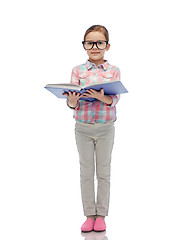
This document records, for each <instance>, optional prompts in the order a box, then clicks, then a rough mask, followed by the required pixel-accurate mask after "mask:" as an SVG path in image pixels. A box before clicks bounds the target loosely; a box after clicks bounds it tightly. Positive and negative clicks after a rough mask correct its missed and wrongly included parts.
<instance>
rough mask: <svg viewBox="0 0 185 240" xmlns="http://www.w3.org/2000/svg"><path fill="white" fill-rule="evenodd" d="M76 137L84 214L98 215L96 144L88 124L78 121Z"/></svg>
mask: <svg viewBox="0 0 185 240" xmlns="http://www.w3.org/2000/svg"><path fill="white" fill-rule="evenodd" d="M75 138H76V144H77V149H78V153H79V161H80V186H81V196H82V204H83V210H84V215H85V216H89V215H96V205H95V192H94V172H95V162H94V146H95V141H94V139H93V138H92V137H91V136H90V132H89V130H88V127H87V126H83V125H80V124H77V123H76V126H75Z"/></svg>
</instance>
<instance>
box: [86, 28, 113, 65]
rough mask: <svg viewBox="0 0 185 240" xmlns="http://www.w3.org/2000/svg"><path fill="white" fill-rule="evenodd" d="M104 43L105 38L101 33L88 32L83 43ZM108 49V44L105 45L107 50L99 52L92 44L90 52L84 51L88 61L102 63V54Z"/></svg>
mask: <svg viewBox="0 0 185 240" xmlns="http://www.w3.org/2000/svg"><path fill="white" fill-rule="evenodd" d="M100 40H102V41H106V38H105V36H104V34H103V33H101V32H90V33H88V34H87V36H86V38H85V41H92V42H97V41H100ZM109 48H110V44H109V43H108V44H107V48H106V49H104V50H100V49H98V48H97V46H96V45H95V44H94V46H93V48H92V49H90V50H86V51H87V54H88V56H89V59H90V60H91V61H95V62H96V61H97V62H98V61H101V60H102V61H103V58H104V54H105V52H106V51H108V50H109Z"/></svg>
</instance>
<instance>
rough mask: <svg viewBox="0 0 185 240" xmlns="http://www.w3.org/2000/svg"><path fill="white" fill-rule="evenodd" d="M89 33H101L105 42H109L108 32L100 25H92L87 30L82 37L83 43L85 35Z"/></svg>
mask: <svg viewBox="0 0 185 240" xmlns="http://www.w3.org/2000/svg"><path fill="white" fill-rule="evenodd" d="M90 32H102V33H103V35H104V36H105V38H106V40H107V41H109V32H108V30H107V29H106V27H104V26H102V25H93V26H91V27H90V28H88V29H87V30H86V32H85V35H84V41H85V38H86V36H87V34H88V33H90Z"/></svg>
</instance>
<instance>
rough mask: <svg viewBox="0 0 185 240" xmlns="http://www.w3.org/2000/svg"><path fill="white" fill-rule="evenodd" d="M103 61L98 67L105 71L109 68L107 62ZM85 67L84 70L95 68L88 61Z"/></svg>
mask: <svg viewBox="0 0 185 240" xmlns="http://www.w3.org/2000/svg"><path fill="white" fill-rule="evenodd" d="M104 61H105V62H104V63H102V64H100V65H98V67H99V66H102V67H103V69H104V70H107V68H108V67H109V63H108V61H107V60H104ZM85 66H86V68H87V69H88V70H89V69H90V68H92V67H93V66H95V64H94V63H92V62H89V60H87V61H86V64H85Z"/></svg>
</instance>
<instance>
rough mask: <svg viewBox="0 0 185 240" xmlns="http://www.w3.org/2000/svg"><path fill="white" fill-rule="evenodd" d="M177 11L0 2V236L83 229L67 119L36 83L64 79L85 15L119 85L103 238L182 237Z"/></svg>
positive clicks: (150, 5)
mask: <svg viewBox="0 0 185 240" xmlns="http://www.w3.org/2000/svg"><path fill="white" fill-rule="evenodd" d="M184 12H185V8H184V7H183V1H179V0H176V1H164V0H160V1H159V0H156V1H147V0H141V1H136V0H135V1H134V0H129V1H118V0H114V1H109V0H107V1H97V2H96V1H85V0H78V1H70V0H69V1H59V0H58V1H56V0H52V1H51V0H50V1H49V0H45V1H43V0H32V1H28V0H27V1H26V0H25V1H23V0H22V1H21V0H17V1H10V0H6V1H5V0H4V1H3V0H2V1H1V3H0V35H1V37H0V105H1V107H0V113H1V117H0V121H1V124H0V128H1V129H0V138H1V144H0V149H1V150H0V161H1V162H0V195H1V196H0V228H1V229H0V239H1V240H6V239H8V240H10V239H20V240H21V239H27V240H31V239H34V240H37V239H38V240H40V239H44V240H46V239H55V240H57V239H60V240H63V239H65V240H68V239H69V240H71V239H76V240H77V239H85V237H84V236H81V233H80V227H81V225H82V223H83V222H84V221H85V217H84V216H83V210H82V204H81V193H80V174H79V160H78V153H77V149H76V144H75V137H74V124H75V121H74V119H73V117H72V110H70V109H68V108H67V106H66V103H65V101H64V100H61V99H58V98H56V97H55V96H54V95H52V94H51V93H49V92H48V91H47V90H46V89H44V86H45V85H46V84H48V83H62V82H69V81H70V77H71V70H72V68H73V67H74V66H76V65H78V64H82V63H84V62H85V61H86V60H87V54H86V52H85V51H84V50H83V48H82V44H81V41H82V40H83V36H84V33H85V31H86V29H87V28H89V27H90V26H91V25H94V24H101V25H105V26H106V27H107V29H108V30H109V33H110V44H111V48H110V50H109V52H107V53H106V55H105V59H107V60H108V61H109V63H110V64H112V65H116V66H118V67H119V68H120V70H121V80H122V82H123V84H124V85H125V87H126V88H127V89H128V91H129V93H128V94H125V95H122V97H121V100H120V102H119V103H118V105H117V121H116V138H115V144H114V149H113V155H112V174H111V199H110V211H109V216H108V217H107V218H106V223H107V232H106V237H107V238H104V239H109V240H117V239H125V240H130V239H133V240H135V239H142V240H145V239H146V240H148V239H150V240H154V239H155V240H156V239H158V240H159V239H161V240H162V239H178V240H180V239H184V238H185V232H184V227H185V217H184V216H185V205H184V202H185V193H184V190H185V188H184V187H185V186H184V185H185V184H184V183H185V176H184V171H185V164H184V161H185V150H184V147H185V127H184V125H185V114H184V112H185V111H184V110H185V107H184V102H185V94H184V91H185V90H184V89H185V88H184V86H185V85H184V81H185V44H184V43H185V35H184V29H185V26H184V22H185V15H184ZM86 239H90V236H86ZM91 239H92V237H91ZM94 239H98V236H94ZM99 239H103V238H100V236H99Z"/></svg>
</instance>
